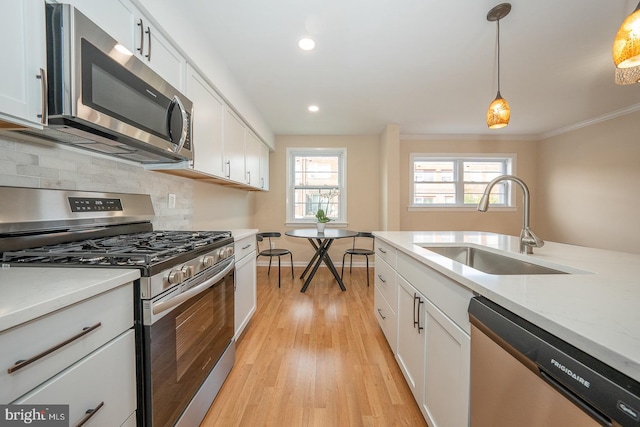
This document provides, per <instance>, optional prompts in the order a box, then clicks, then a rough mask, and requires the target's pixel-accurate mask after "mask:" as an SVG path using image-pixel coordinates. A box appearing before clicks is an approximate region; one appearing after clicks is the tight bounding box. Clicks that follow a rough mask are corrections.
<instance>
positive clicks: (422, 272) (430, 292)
mask: <svg viewBox="0 0 640 427" xmlns="http://www.w3.org/2000/svg"><path fill="white" fill-rule="evenodd" d="M398 274H400V275H401V276H403V277H404V278H405V279H407V281H408V282H409V283H411V285H413V286H414V287H415V288H416V289H417V290H418V291H419V292H420V293H422V294H423V295H424V296H426V297H427V298H428V299H429V300H430V301H431V302H432V303H433V304H434V305H435V306H436V307H438V308H439V309H440V310H441V311H442V312H443V313H444V314H446V315H447V316H448V317H449V318H450V319H451V320H453V321H454V322H455V323H456V324H457V325H458V326H459V327H460V328H462V329H463V330H464V331H465V332H466V333H468V334H470V333H471V325H470V324H469V315H468V314H467V308H468V307H469V301H470V300H471V298H472V297H473V292H472V291H471V290H470V289H468V288H465V287H464V286H462V285H461V284H459V283H457V282H455V281H453V280H451V279H449V278H448V277H446V276H444V275H442V274H440V273H438V272H437V271H435V270H433V269H432V268H429V267H427V266H426V265H424V264H422V263H421V262H419V261H417V260H415V259H413V258H411V257H409V256H407V255H404V254H402V253H401V254H399V255H398Z"/></svg>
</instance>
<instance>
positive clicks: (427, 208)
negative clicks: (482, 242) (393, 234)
mask: <svg viewBox="0 0 640 427" xmlns="http://www.w3.org/2000/svg"><path fill="white" fill-rule="evenodd" d="M489 210H490V211H498V212H517V211H518V208H517V207H516V206H489ZM407 211H408V212H477V211H478V209H477V208H476V207H475V206H409V207H407Z"/></svg>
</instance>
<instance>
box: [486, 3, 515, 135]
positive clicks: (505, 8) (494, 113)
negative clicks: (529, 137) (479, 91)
mask: <svg viewBox="0 0 640 427" xmlns="http://www.w3.org/2000/svg"><path fill="white" fill-rule="evenodd" d="M509 12H511V4H510V3H502V4H499V5H497V6H495V7H494V8H493V9H491V10H490V11H489V13H487V21H491V22H493V21H496V23H497V27H498V37H497V40H498V93H497V95H496V99H494V100H493V102H492V103H491V104H490V105H489V109H488V110H487V126H489V129H500V128H503V127H505V126H506V125H508V124H509V119H510V118H511V108H509V103H508V102H507V100H506V99H504V98H503V97H502V95H500V20H501V19H502V18H504V17H505V16H507V15H508V14H509Z"/></svg>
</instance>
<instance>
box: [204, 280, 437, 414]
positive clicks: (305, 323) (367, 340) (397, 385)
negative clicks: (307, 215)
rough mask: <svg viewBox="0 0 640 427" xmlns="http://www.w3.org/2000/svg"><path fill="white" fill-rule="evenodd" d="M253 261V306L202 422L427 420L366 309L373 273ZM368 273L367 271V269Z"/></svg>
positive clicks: (370, 309) (370, 311) (370, 306)
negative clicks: (305, 275) (306, 271)
mask: <svg viewBox="0 0 640 427" xmlns="http://www.w3.org/2000/svg"><path fill="white" fill-rule="evenodd" d="M301 272H302V270H301V269H298V268H296V271H295V274H296V278H295V279H294V280H292V279H291V275H290V274H291V270H290V269H289V268H283V269H282V287H281V288H280V289H278V274H277V267H276V270H275V272H274V270H273V268H272V270H271V275H270V276H267V274H266V273H267V269H266V267H258V309H257V311H256V313H255V315H254V317H253V319H252V320H251V322H250V323H249V325H248V326H247V328H246V329H245V331H244V333H243V335H242V336H241V337H240V340H239V342H238V343H237V351H236V362H235V366H234V368H233V370H232V371H231V373H230V374H229V377H228V378H227V380H226V382H225V384H224V385H223V387H222V389H221V390H220V392H219V394H218V396H217V398H216V400H215V401H214V403H213V405H212V406H211V408H210V409H209V412H208V413H207V416H206V417H205V419H204V421H203V423H202V424H201V426H206V427H213V426H216V427H217V426H224V427H229V426H252V427H253V426H279V427H289V426H295V427H298V426H322V427H326V426H385V427H386V426H426V423H425V421H424V419H423V417H422V415H421V413H420V410H419V408H418V406H417V404H416V403H415V400H414V399H413V396H412V395H411V391H410V390H409V388H408V387H407V385H406V383H405V381H404V378H403V377H402V373H401V372H400V369H399V368H398V366H397V364H396V362H395V360H394V358H393V354H392V353H391V349H390V348H389V346H388V344H387V342H386V340H385V338H384V335H383V334H382V331H381V329H380V327H379V326H378V323H377V321H376V319H375V316H374V313H373V277H371V280H372V283H371V287H369V288H367V283H366V276H365V269H364V268H354V269H353V274H352V275H351V276H350V275H349V274H348V272H346V273H345V285H346V287H347V291H346V292H342V291H340V288H339V287H338V284H337V283H336V282H335V280H334V279H333V277H332V276H331V275H330V273H329V271H328V270H327V269H326V268H321V269H319V270H318V273H317V274H316V276H315V277H314V278H313V281H312V282H311V284H310V286H309V289H308V290H307V292H305V293H304V294H303V293H301V292H300V288H301V287H302V281H301V280H300V279H299V278H298V276H299V275H300V274H301ZM370 274H371V276H373V271H371V273H370Z"/></svg>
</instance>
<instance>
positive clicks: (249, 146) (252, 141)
mask: <svg viewBox="0 0 640 427" xmlns="http://www.w3.org/2000/svg"><path fill="white" fill-rule="evenodd" d="M261 149H262V141H260V140H259V139H258V137H257V136H256V135H255V134H254V133H253V132H252V131H251V130H250V129H247V135H246V151H245V168H246V173H247V184H249V185H250V186H251V187H255V188H260V153H261Z"/></svg>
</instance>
